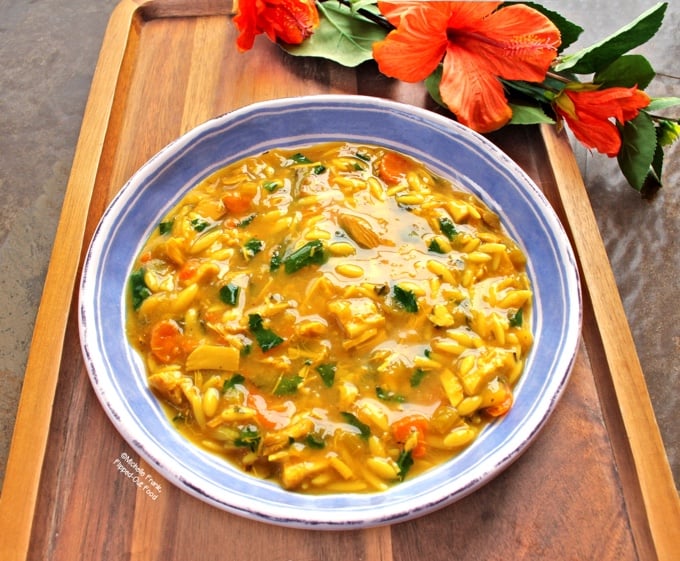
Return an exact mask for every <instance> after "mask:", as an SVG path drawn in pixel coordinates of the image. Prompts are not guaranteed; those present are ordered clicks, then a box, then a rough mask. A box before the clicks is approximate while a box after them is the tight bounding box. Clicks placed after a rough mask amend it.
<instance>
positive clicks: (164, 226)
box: [158, 220, 174, 236]
mask: <svg viewBox="0 0 680 561" xmlns="http://www.w3.org/2000/svg"><path fill="white" fill-rule="evenodd" d="M173 223H174V221H173V220H167V221H165V222H161V223H159V224H158V232H159V233H160V235H161V236H164V235H165V234H169V233H170V232H172V225H173Z"/></svg>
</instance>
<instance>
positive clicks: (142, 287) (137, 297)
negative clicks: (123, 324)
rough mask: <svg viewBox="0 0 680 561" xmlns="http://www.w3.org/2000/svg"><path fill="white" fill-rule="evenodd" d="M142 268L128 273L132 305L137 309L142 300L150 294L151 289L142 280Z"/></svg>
mask: <svg viewBox="0 0 680 561" xmlns="http://www.w3.org/2000/svg"><path fill="white" fill-rule="evenodd" d="M144 273H145V271H144V268H143V267H142V268H141V269H137V270H136V271H135V272H134V273H132V274H131V275H130V293H131V294H132V307H133V309H135V310H138V309H139V307H140V306H141V305H142V302H144V300H146V299H147V298H148V297H149V296H151V290H150V289H149V287H148V286H147V285H146V281H145V280H144Z"/></svg>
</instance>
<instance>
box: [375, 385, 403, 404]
mask: <svg viewBox="0 0 680 561" xmlns="http://www.w3.org/2000/svg"><path fill="white" fill-rule="evenodd" d="M375 395H377V396H378V399H382V400H383V401H396V402H397V403H404V401H406V398H405V397H404V396H403V395H399V394H396V393H394V392H392V391H387V390H385V389H383V388H381V387H380V386H376V388H375Z"/></svg>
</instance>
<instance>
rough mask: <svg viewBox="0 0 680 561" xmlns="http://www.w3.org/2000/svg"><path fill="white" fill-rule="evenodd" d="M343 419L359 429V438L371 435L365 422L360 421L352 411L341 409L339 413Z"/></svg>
mask: <svg viewBox="0 0 680 561" xmlns="http://www.w3.org/2000/svg"><path fill="white" fill-rule="evenodd" d="M340 415H342V416H343V417H344V419H345V421H346V422H347V423H348V424H350V425H352V426H353V427H355V428H357V429H359V434H360V435H361V438H368V437H369V436H371V428H370V427H369V426H368V425H367V424H365V423H362V422H361V421H360V420H359V419H358V418H357V416H356V415H354V413H350V412H349V411H342V412H341V413H340Z"/></svg>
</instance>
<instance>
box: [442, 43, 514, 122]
mask: <svg viewBox="0 0 680 561" xmlns="http://www.w3.org/2000/svg"><path fill="white" fill-rule="evenodd" d="M439 93H440V94H441V96H442V99H443V100H444V102H445V103H446V105H447V106H448V108H449V109H450V110H451V112H452V113H454V114H455V115H456V117H457V118H458V120H459V121H460V122H461V123H463V124H464V125H466V126H468V127H470V128H471V129H474V130H476V131H478V132H491V131H494V130H497V129H499V128H501V127H502V126H503V125H505V124H507V122H508V121H509V120H510V118H511V117H512V109H511V108H510V106H509V105H508V102H507V99H506V98H505V94H504V93H503V86H502V84H501V83H500V81H499V80H498V79H497V78H496V76H495V75H494V74H493V73H492V72H489V71H488V70H487V69H486V68H484V66H483V65H480V64H479V59H478V57H477V56H476V55H475V54H473V53H470V52H469V51H467V50H466V49H460V48H458V47H457V46H455V45H449V48H448V49H447V53H446V57H445V58H444V68H443V73H442V80H441V83H440V84H439Z"/></svg>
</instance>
